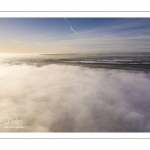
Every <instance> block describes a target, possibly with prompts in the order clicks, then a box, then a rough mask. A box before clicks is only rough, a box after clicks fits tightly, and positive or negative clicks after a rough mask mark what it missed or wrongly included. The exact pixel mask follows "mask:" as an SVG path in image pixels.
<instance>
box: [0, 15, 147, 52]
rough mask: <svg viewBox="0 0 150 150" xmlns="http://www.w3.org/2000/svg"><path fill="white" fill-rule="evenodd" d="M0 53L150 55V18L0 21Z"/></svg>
mask: <svg viewBox="0 0 150 150" xmlns="http://www.w3.org/2000/svg"><path fill="white" fill-rule="evenodd" d="M0 52H1V53H76V52H77V53H100V52H150V19H149V18H0Z"/></svg>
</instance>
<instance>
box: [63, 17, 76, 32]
mask: <svg viewBox="0 0 150 150" xmlns="http://www.w3.org/2000/svg"><path fill="white" fill-rule="evenodd" d="M65 20H66V21H67V22H68V24H69V26H70V29H71V31H73V32H74V33H75V34H77V32H76V31H75V30H74V29H73V27H72V25H71V23H70V22H69V21H68V20H67V19H66V18H65Z"/></svg>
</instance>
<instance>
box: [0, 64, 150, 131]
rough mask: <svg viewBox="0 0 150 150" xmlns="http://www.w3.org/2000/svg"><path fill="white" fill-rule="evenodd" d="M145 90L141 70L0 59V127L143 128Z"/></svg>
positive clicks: (147, 117)
mask: <svg viewBox="0 0 150 150" xmlns="http://www.w3.org/2000/svg"><path fill="white" fill-rule="evenodd" d="M149 90H150V74H149V73H144V72H133V71H132V72H131V71H130V72H129V71H121V70H107V69H90V68H87V67H79V66H69V65H55V64H50V65H44V66H42V67H36V66H33V65H27V64H21V65H10V64H1V65H0V131H1V132H2V131H24V132H147V131H150V91H149ZM16 118H17V119H22V123H21V126H23V128H20V129H17V128H16V129H15V128H5V127H4V126H9V125H13V126H14V125H15V126H16V125H18V124H16V122H11V121H10V122H11V123H10V122H8V121H7V120H8V119H10V120H13V119H14V120H15V119H16Z"/></svg>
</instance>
